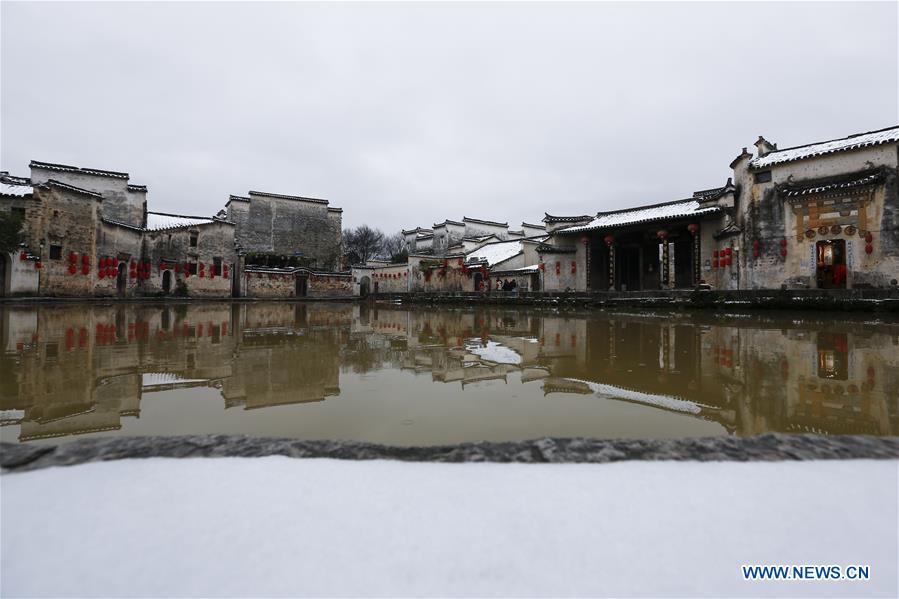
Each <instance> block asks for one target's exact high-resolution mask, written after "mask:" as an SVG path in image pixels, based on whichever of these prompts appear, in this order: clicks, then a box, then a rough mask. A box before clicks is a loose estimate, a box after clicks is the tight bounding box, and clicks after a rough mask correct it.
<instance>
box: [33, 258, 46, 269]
mask: <svg viewBox="0 0 899 599" xmlns="http://www.w3.org/2000/svg"><path fill="white" fill-rule="evenodd" d="M34 267H35V268H36V269H38V270H40V269H42V268H43V267H44V265H43V264H41V261H40V260H38V261H37V262H35V263H34Z"/></svg>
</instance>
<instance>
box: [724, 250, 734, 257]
mask: <svg viewBox="0 0 899 599" xmlns="http://www.w3.org/2000/svg"><path fill="white" fill-rule="evenodd" d="M733 251H734V249H733V248H732V247H727V248H724V255H725V256H727V257H728V258H729V257H730V255H731V254H732V253H733Z"/></svg>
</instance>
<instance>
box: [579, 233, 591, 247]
mask: <svg viewBox="0 0 899 599" xmlns="http://www.w3.org/2000/svg"><path fill="white" fill-rule="evenodd" d="M581 243H583V244H584V245H590V238H589V237H588V236H586V235H581Z"/></svg>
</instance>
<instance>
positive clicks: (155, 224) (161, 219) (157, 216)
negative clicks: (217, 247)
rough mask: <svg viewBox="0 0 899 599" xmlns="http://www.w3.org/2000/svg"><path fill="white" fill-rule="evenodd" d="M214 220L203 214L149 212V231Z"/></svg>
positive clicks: (193, 225)
mask: <svg viewBox="0 0 899 599" xmlns="http://www.w3.org/2000/svg"><path fill="white" fill-rule="evenodd" d="M212 222H213V219H211V218H205V217H202V216H180V215H178V214H165V213H162V212H147V230H148V231H160V230H162V229H177V228H179V227H195V226H197V225H208V224H210V223H212Z"/></svg>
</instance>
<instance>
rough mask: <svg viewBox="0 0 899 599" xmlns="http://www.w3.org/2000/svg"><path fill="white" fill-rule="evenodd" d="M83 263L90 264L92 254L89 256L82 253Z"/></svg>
mask: <svg viewBox="0 0 899 599" xmlns="http://www.w3.org/2000/svg"><path fill="white" fill-rule="evenodd" d="M74 255H75V254H72V256H74ZM81 263H82V264H90V263H91V258H90V256H88V255H87V254H81Z"/></svg>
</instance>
